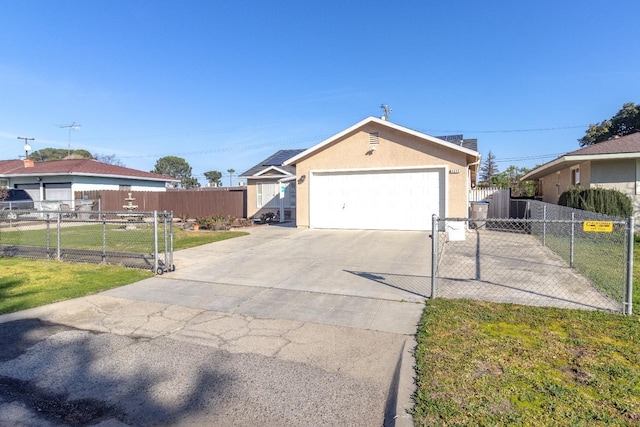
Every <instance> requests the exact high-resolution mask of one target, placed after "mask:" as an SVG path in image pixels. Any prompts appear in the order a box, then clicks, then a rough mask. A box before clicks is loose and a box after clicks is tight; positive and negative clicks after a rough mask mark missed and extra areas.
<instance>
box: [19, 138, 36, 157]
mask: <svg viewBox="0 0 640 427" xmlns="http://www.w3.org/2000/svg"><path fill="white" fill-rule="evenodd" d="M18 139H21V140H23V141H24V159H25V160H27V158H28V157H29V151H31V146H30V145H29V141H33V140H34V139H35V138H25V137H24V136H19V137H18Z"/></svg>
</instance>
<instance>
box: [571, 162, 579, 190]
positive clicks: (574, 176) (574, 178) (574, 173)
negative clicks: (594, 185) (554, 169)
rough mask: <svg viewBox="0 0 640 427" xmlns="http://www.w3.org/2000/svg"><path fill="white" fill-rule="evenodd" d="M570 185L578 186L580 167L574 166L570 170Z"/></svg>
mask: <svg viewBox="0 0 640 427" xmlns="http://www.w3.org/2000/svg"><path fill="white" fill-rule="evenodd" d="M571 185H574V186H578V185H580V166H574V167H572V168H571Z"/></svg>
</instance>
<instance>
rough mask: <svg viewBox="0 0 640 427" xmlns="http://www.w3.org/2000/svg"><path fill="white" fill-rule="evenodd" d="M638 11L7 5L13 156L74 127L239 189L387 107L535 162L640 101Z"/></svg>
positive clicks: (2, 131)
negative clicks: (218, 176) (272, 161)
mask: <svg viewBox="0 0 640 427" xmlns="http://www.w3.org/2000/svg"><path fill="white" fill-rule="evenodd" d="M639 16H640V2H638V1H637V0H608V1H590V0H582V1H574V0H562V1H558V0H556V1H546V0H540V1H535V2H520V1H507V0H502V1H497V0H486V1H483V2H478V1H471V0H468V1H462V0H457V1H456V0H451V1H444V0H442V1H427V0H423V1H398V2H392V1H376V0H373V1H348V2H347V1H333V0H326V1H323V2H302V1H275V2H274V1H271V2H266V1H233V2H230V1H229V2H218V1H188V0H187V1H143V0H139V1H130V0H126V1H120V0H115V1H114V0H110V1H93V0H88V1H54V0H46V1H13V0H0V23H1V25H0V31H1V34H2V38H1V40H2V41H1V42H0V146H1V147H2V152H3V155H2V156H1V158H3V159H9V158H17V157H18V156H20V155H24V149H23V142H22V141H20V140H18V139H17V137H18V136H22V137H31V138H35V140H34V141H33V142H32V146H33V149H34V150H37V149H42V148H47V147H55V148H67V146H68V143H69V136H70V140H71V147H72V148H74V149H77V148H82V149H85V150H88V151H90V152H91V153H99V154H105V155H115V156H116V157H117V158H119V159H120V160H121V161H122V162H123V163H124V164H125V165H126V166H128V167H132V168H136V169H141V170H151V169H153V167H154V165H155V162H156V160H157V159H158V158H160V157H163V156H167V155H175V156H179V157H182V158H184V159H185V160H186V161H187V162H188V163H189V164H190V165H191V166H192V168H193V174H194V176H196V177H197V178H199V179H200V181H201V182H202V183H204V182H205V180H204V177H203V174H204V172H206V171H210V170H219V171H223V172H224V174H225V179H224V183H225V184H227V183H228V176H226V175H227V173H226V171H227V169H230V168H233V169H235V170H236V174H237V173H240V172H243V171H244V170H246V169H248V168H250V167H251V166H253V165H254V164H255V163H257V162H258V161H260V160H262V159H263V158H265V157H267V156H269V155H270V154H272V153H273V152H275V151H277V150H279V149H287V148H308V147H310V146H312V145H314V144H316V143H318V142H320V141H321V140H323V139H324V138H327V137H329V136H331V135H333V134H335V133H337V132H340V131H341V130H343V129H345V128H347V127H349V126H351V125H352V124H354V123H356V122H358V121H359V120H361V119H363V118H365V117H367V116H371V115H373V116H380V115H381V114H382V110H381V109H380V105H381V104H388V105H389V106H390V107H391V108H392V113H391V116H390V120H391V121H393V122H395V123H397V124H399V125H402V126H406V127H409V128H412V129H415V130H419V131H422V132H425V133H428V134H430V135H436V136H437V135H445V134H460V133H462V134H464V136H465V137H466V138H478V143H479V150H480V152H481V153H482V155H483V157H486V155H487V153H488V152H489V151H491V152H492V153H493V154H494V155H495V156H496V157H497V160H498V166H499V167H500V170H504V169H505V168H506V167H508V166H509V165H516V166H523V167H533V166H534V165H536V164H541V163H544V162H546V161H549V160H552V159H553V158H555V157H557V156H558V155H560V154H563V153H565V152H568V151H572V150H574V149H577V148H578V143H577V139H578V138H580V137H582V136H583V135H584V132H585V130H586V128H587V126H588V124H589V123H597V122H600V121H602V120H604V119H607V118H609V117H611V116H613V115H614V114H615V113H616V112H617V111H618V110H619V109H620V108H621V107H622V104H623V103H625V102H635V103H640V54H638V52H637V41H638V40H640V25H638V17H639ZM71 123H77V124H80V125H82V126H81V127H80V128H79V129H78V130H76V131H72V132H68V130H67V129H65V128H62V126H65V125H69V124H71ZM235 182H237V180H236V179H234V183H235Z"/></svg>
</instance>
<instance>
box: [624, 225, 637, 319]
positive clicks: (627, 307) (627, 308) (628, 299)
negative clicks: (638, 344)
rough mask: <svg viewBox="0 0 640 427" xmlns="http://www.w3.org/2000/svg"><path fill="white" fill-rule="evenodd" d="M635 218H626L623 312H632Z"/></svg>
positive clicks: (629, 313)
mask: <svg viewBox="0 0 640 427" xmlns="http://www.w3.org/2000/svg"><path fill="white" fill-rule="evenodd" d="M635 226H636V225H635V219H634V217H632V216H630V217H629V220H628V227H629V233H628V238H627V292H626V295H625V301H624V304H623V311H624V314H628V315H631V314H633V249H634V243H635V235H634V232H635Z"/></svg>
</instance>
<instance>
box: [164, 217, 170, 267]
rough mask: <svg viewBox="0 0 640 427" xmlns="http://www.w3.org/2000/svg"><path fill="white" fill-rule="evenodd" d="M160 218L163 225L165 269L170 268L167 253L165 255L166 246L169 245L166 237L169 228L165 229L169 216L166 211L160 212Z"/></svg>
mask: <svg viewBox="0 0 640 427" xmlns="http://www.w3.org/2000/svg"><path fill="white" fill-rule="evenodd" d="M162 218H163V225H162V231H163V235H164V266H165V268H170V265H169V259H168V253H167V248H168V246H167V245H168V244H169V241H168V239H169V236H168V234H167V233H168V231H169V228H168V227H167V219H168V218H169V214H168V213H167V211H162Z"/></svg>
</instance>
